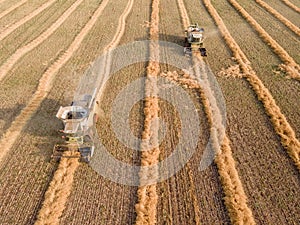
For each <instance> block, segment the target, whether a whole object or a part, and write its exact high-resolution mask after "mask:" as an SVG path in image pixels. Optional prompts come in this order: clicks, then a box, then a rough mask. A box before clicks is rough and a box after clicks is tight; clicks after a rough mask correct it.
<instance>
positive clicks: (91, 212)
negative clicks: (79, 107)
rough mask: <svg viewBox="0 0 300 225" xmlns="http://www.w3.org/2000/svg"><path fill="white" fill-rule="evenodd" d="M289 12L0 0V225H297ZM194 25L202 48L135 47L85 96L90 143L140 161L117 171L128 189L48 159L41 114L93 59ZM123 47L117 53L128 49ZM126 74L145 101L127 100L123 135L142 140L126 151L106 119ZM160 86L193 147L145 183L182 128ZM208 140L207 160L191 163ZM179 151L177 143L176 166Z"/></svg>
mask: <svg viewBox="0 0 300 225" xmlns="http://www.w3.org/2000/svg"><path fill="white" fill-rule="evenodd" d="M299 13H300V1H299V0H279V1H274V0H251V1H247V0H222V1H217V0H165V1H162V0H128V1H122V0H115V1H112V0H66V1H58V0H43V1H38V0H19V1H16V0H12V1H8V0H0V87H1V88H0V98H1V100H2V101H0V146H1V148H0V202H1V204H0V224H176V225H177V224H208V225H211V224H298V222H299V221H300V214H299V212H298V211H299V207H300V205H299V202H300V194H299V186H300V175H299V172H300V141H299V140H300V126H299V124H300V111H299V109H298V108H299V107H298V106H299V105H300V98H299V96H300V83H299V82H300V66H299V64H300V54H299V52H300V39H299V36H300V28H299V26H300V20H299V16H300V15H299ZM195 22H197V23H199V25H200V26H201V27H203V28H204V29H205V33H204V35H205V40H204V45H205V47H206V49H207V54H208V56H207V57H201V56H200V55H199V54H193V55H192V56H191V57H189V58H188V57H186V56H184V53H183V49H182V53H181V52H178V51H177V49H173V50H172V51H171V53H170V52H168V51H165V50H164V49H163V48H162V47H161V46H159V44H158V43H157V42H153V43H148V44H149V46H147V50H148V51H149V52H148V53H146V52H145V53H142V55H144V56H145V57H146V58H147V61H146V62H137V63H133V64H131V65H127V66H126V67H124V68H122V69H121V70H118V71H115V72H114V73H113V76H111V77H110V79H109V80H108V81H107V82H106V84H105V86H104V89H103V92H102V93H100V94H101V95H100V94H99V95H98V100H99V102H100V108H101V111H99V115H100V116H99V120H98V122H97V125H96V128H97V131H98V134H99V137H100V138H99V139H100V141H101V143H102V144H103V146H105V148H106V149H107V151H108V152H109V153H110V155H111V156H113V157H114V158H116V159H118V160H119V161H122V162H124V163H127V164H128V165H131V166H133V165H134V166H150V168H149V167H145V169H141V170H139V171H138V173H136V174H129V175H128V177H129V178H130V177H131V176H134V175H135V176H136V177H135V179H137V180H138V181H139V184H140V185H139V186H128V185H124V184H122V183H121V182H120V183H117V182H113V181H111V180H110V179H108V178H106V177H104V176H101V175H100V174H98V173H97V172H96V171H95V170H94V169H93V168H92V166H91V165H88V164H85V163H81V162H78V160H77V159H69V158H64V159H61V160H60V161H59V162H56V161H54V160H52V159H51V154H52V149H53V146H54V145H55V144H56V143H58V142H59V141H60V136H61V134H59V132H57V131H58V130H60V129H62V126H63V125H62V124H61V122H60V121H59V120H58V119H57V118H56V117H55V115H56V113H57V111H58V109H59V107H60V106H67V105H70V104H71V102H72V100H73V96H74V94H75V91H76V88H77V86H78V84H79V82H80V79H81V77H83V75H84V73H85V71H86V70H87V69H88V68H89V67H90V65H91V64H92V63H93V62H94V61H95V60H96V59H97V58H98V57H99V56H101V55H102V54H103V53H105V52H106V51H108V50H113V49H114V48H117V47H118V46H123V45H125V44H130V43H132V42H134V41H143V40H151V41H156V40H161V41H166V42H171V43H175V44H178V45H180V46H183V44H184V30H185V29H186V27H187V26H188V25H189V24H190V23H195ZM123 54H124V55H123V57H122V56H121V59H120V60H119V61H126V60H128V59H130V57H133V56H132V55H128V54H126V53H123ZM136 54H138V53H136ZM158 57H161V58H162V59H164V60H165V63H158V62H157V61H156V60H155V59H157V58H158ZM176 57H177V59H180V58H184V57H186V60H187V61H189V63H190V64H191V65H193V66H194V68H191V69H192V70H193V72H194V74H195V75H189V74H187V73H186V71H184V70H182V69H181V68H180V66H179V65H178V67H177V66H176V65H171V64H172V62H173V61H172V60H173V59H174V58H176ZM109 59H110V58H109V57H108V58H106V61H105V62H106V63H107V62H110V61H109ZM177 61H179V60H177ZM111 63H112V64H113V65H117V64H118V63H119V62H118V61H112V62H111ZM108 66H109V65H108V63H107V65H105V67H108ZM197 68H198V69H197ZM211 73H213V74H214V75H216V81H217V82H218V85H219V86H220V89H221V91H222V94H223V97H224V100H225V105H226V121H223V122H224V123H225V124H226V126H224V124H223V123H222V112H223V111H222V110H221V108H222V107H221V106H220V104H219V102H218V101H217V100H218V99H216V98H217V97H216V93H215V91H214V90H215V89H214V88H215V87H214V85H213V84H212V83H211V81H210V80H209V74H211ZM141 78H145V79H144V80H142V79H141ZM160 78H164V79H166V82H167V83H166V84H161V83H160V80H159V79H160ZM199 78H200V79H199ZM137 79H141V82H142V83H140V88H139V90H136V91H137V92H139V93H145V94H147V95H149V96H150V97H149V96H148V97H146V98H145V99H143V100H142V101H137V102H136V103H135V104H134V105H133V107H132V109H131V111H130V113H129V114H130V115H129V119H128V121H127V122H128V123H129V127H130V129H131V131H129V130H128V134H126V135H128V137H129V136H130V135H129V134H130V132H132V133H133V134H134V136H135V137H137V138H139V139H141V140H144V141H145V140H146V142H149V143H152V144H153V143H154V144H156V145H155V146H154V147H153V148H152V149H151V151H145V150H147V146H146V145H143V144H140V146H139V148H140V149H141V150H144V151H143V152H139V151H135V150H133V149H131V148H130V147H129V146H126V144H124V143H122V141H121V140H120V139H119V138H118V135H117V134H116V133H115V132H114V129H113V124H112V122H111V116H112V113H113V103H114V100H115V99H116V98H117V97H118V96H119V93H121V91H122V89H123V88H124V87H126V86H127V85H129V84H132V83H133V82H134V81H135V80H137ZM200 84H201V85H200ZM169 87H181V89H182V90H184V92H185V93H187V96H189V98H190V99H191V101H192V102H193V104H194V106H195V115H197V117H198V118H199V120H200V125H199V133H197V134H195V135H196V137H197V143H196V149H195V152H194V153H193V154H192V155H191V158H190V159H189V160H188V162H185V163H184V165H183V166H182V169H180V170H179V171H178V172H177V173H176V174H175V175H174V176H170V177H169V178H168V179H166V180H161V181H160V182H158V183H150V184H148V183H147V182H149V181H152V180H156V179H158V178H159V177H160V176H162V174H160V173H161V172H165V171H167V168H166V167H169V166H170V167H172V166H174V167H175V164H176V163H175V164H174V165H173V164H172V165H164V164H162V165H157V163H158V162H163V161H164V160H165V159H167V158H168V157H169V156H171V155H172V153H174V152H175V151H177V150H176V149H177V146H178V145H179V142H180V140H181V139H180V138H181V137H182V136H184V135H185V134H184V133H182V129H183V127H184V124H183V122H182V121H181V115H180V112H179V111H178V108H177V107H176V106H177V105H176V104H172V102H173V103H174V102H176V103H178V105H180V102H182V99H183V97H182V96H181V97H182V99H181V97H179V96H177V95H176V93H175V91H174V90H173V89H169V91H166V92H164V91H165V89H168V88H169ZM160 92H161V93H168V95H169V96H168V99H170V101H167V100H164V99H162V98H160V97H159V93H160ZM131 98H133V96H130V95H126V96H125V99H127V101H124V102H122V104H123V108H124V109H125V106H126V105H127V104H129V102H130V100H131ZM186 104H187V103H186ZM186 107H187V108H188V106H187V105H186ZM184 112H186V111H184ZM158 118H159V123H155V124H153V120H158ZM187 118H188V121H189V122H190V125H189V127H188V129H190V130H192V129H193V124H192V123H193V120H192V118H193V117H192V115H190V116H188V117H187ZM160 126H165V129H166V131H165V135H164V136H163V135H162V134H161V130H160ZM161 135H162V136H163V140H161V142H160V136H161ZM126 137H127V136H126ZM191 142H192V140H191ZM149 143H148V144H149ZM158 143H159V144H158ZM208 144H211V145H212V148H213V149H214V151H215V152H214V153H215V155H216V156H215V157H214V160H213V163H212V165H210V166H209V167H208V168H206V169H205V170H203V171H200V170H199V162H200V160H201V158H202V157H203V154H204V152H205V149H206V147H207V145H208ZM188 146H190V147H186V148H184V149H180V150H179V151H178V152H179V153H180V154H179V156H178V161H180V163H181V161H184V160H185V155H186V154H187V152H188V151H190V150H191V149H189V148H192V146H193V144H192V143H191V144H190V145H188ZM96 151H97V149H96ZM103 163H104V164H105V165H104V166H103V168H105V170H107V171H110V170H111V171H114V170H113V169H114V168H112V165H111V164H109V162H108V161H107V162H103ZM121 179H122V178H120V180H121Z"/></svg>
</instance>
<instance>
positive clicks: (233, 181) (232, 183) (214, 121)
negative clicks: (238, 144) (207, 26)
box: [177, 0, 255, 224]
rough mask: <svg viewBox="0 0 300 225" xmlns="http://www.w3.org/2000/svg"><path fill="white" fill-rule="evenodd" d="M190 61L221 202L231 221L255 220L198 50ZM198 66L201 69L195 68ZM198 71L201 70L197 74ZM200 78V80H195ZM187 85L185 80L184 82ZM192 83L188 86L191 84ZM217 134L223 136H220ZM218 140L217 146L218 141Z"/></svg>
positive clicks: (185, 20) (184, 14) (185, 22)
mask: <svg viewBox="0 0 300 225" xmlns="http://www.w3.org/2000/svg"><path fill="white" fill-rule="evenodd" d="M177 1H178V6H179V9H180V14H181V17H182V22H183V25H184V27H188V26H189V24H190V21H189V17H188V14H187V11H186V8H185V5H184V3H183V0H177ZM193 64H194V65H195V74H196V77H197V78H198V79H200V77H201V79H203V81H202V84H203V85H202V86H199V87H198V90H199V92H200V96H201V99H202V102H203V105H204V109H205V112H206V115H207V118H208V121H209V123H210V127H211V131H210V135H211V137H212V139H213V140H212V141H213V146H214V150H215V151H216V152H215V154H216V157H215V163H216V164H217V167H218V173H219V175H220V180H221V183H222V188H223V191H224V195H225V197H224V199H225V205H226V207H227V210H228V212H229V216H230V220H231V222H232V223H233V224H244V223H246V224H255V221H254V218H253V215H252V211H251V209H250V208H249V207H248V205H247V196H246V194H245V191H244V189H243V185H242V182H241V180H240V178H239V175H238V172H237V169H236V167H235V162H234V159H233V156H232V151H231V148H230V145H229V138H228V137H227V135H226V134H225V128H224V126H223V124H222V116H221V112H220V109H219V108H218V106H217V102H216V99H215V97H214V95H213V93H212V90H211V88H210V83H209V81H208V77H207V73H208V71H207V70H206V69H205V68H206V67H207V65H206V64H207V62H206V64H205V63H204V62H203V60H202V57H200V56H199V54H194V55H193ZM199 68H200V70H202V71H199ZM201 74H203V75H202V76H201ZM198 81H199V82H200V80H198ZM187 85H188V86H189V84H187ZM193 85H195V84H193ZM193 85H192V86H193ZM220 138H224V139H223V140H222V139H221V140H220ZM219 140H220V141H221V146H220V144H219Z"/></svg>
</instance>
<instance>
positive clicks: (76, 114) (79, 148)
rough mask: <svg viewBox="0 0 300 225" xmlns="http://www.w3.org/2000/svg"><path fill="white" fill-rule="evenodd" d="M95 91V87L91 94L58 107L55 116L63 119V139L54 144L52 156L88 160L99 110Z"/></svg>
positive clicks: (94, 136)
mask: <svg viewBox="0 0 300 225" xmlns="http://www.w3.org/2000/svg"><path fill="white" fill-rule="evenodd" d="M96 92H97V89H95V90H94V91H93V93H92V94H84V95H80V96H78V97H77V98H76V97H75V99H74V101H73V102H72V104H71V106H66V107H62V106H61V107H60V108H59V110H58V112H57V114H56V117H57V118H58V119H60V120H62V121H63V124H64V129H63V130H60V132H62V133H63V136H62V138H63V140H64V141H63V143H61V144H56V145H55V146H54V149H53V154H52V158H54V159H56V160H58V159H60V158H61V157H68V158H79V159H80V160H81V161H83V162H86V163H89V162H90V160H91V157H92V156H93V154H94V150H95V143H96V141H97V137H98V135H97V131H96V122H97V119H98V115H97V112H99V110H98V102H97V101H96V99H95V97H96V94H97V93H96ZM65 152H69V154H65Z"/></svg>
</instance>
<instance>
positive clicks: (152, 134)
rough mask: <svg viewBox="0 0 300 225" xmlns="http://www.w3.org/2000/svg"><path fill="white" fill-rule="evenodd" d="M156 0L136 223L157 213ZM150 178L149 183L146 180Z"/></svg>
mask: <svg viewBox="0 0 300 225" xmlns="http://www.w3.org/2000/svg"><path fill="white" fill-rule="evenodd" d="M158 24H159V0H153V1H152V12H151V21H150V40H151V41H152V42H151V43H150V46H149V51H150V61H149V65H148V67H147V78H146V81H145V95H146V98H145V100H144V101H145V106H144V116H145V120H144V130H143V132H142V144H141V151H142V154H141V170H140V172H139V178H140V185H139V187H138V191H137V195H138V202H137V204H136V205H135V209H136V214H137V217H136V224H138V225H141V224H143V225H145V224H151V225H153V224H156V221H157V220H156V215H157V200H158V195H157V188H156V183H155V181H156V180H157V178H158V168H157V163H158V159H159V154H160V150H159V146H158V127H159V125H158V113H159V106H158V98H157V94H158V90H157V76H158V75H159V71H160V69H159V63H158V62H157V61H155V59H158V58H159V45H158V43H157V41H158V39H159V28H158ZM147 182H151V184H149V183H148V184H147Z"/></svg>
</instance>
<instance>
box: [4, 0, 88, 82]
mask: <svg viewBox="0 0 300 225" xmlns="http://www.w3.org/2000/svg"><path fill="white" fill-rule="evenodd" d="M82 2H83V0H77V1H76V2H74V3H73V4H72V5H71V6H70V8H68V10H66V11H65V12H64V13H63V14H62V15H61V16H60V17H59V18H58V19H57V20H56V21H55V22H54V23H53V24H52V25H51V26H50V27H49V28H48V29H47V30H46V31H44V32H43V33H42V34H40V35H39V36H38V37H37V38H35V39H34V40H32V41H31V42H30V43H28V44H26V45H25V46H23V47H21V48H19V49H17V50H16V51H15V52H14V53H13V54H12V55H11V56H10V57H9V58H8V59H7V60H6V62H5V63H4V64H2V66H1V67H0V81H1V80H3V78H4V77H5V76H6V74H7V73H8V72H9V71H10V70H11V69H12V67H13V66H14V65H15V64H16V63H17V61H18V60H19V59H21V58H22V57H23V56H24V55H25V54H27V53H28V52H30V51H32V50H33V49H34V48H36V47H37V46H39V45H40V44H41V43H42V42H44V41H45V40H47V39H48V38H49V37H50V36H51V35H52V34H53V33H54V32H55V31H56V30H57V29H58V28H59V27H60V26H61V25H62V24H63V23H64V22H65V21H66V19H68V17H69V16H70V15H71V14H72V13H73V12H74V11H75V10H76V9H77V7H78V6H79V5H80V4H81V3H82Z"/></svg>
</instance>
